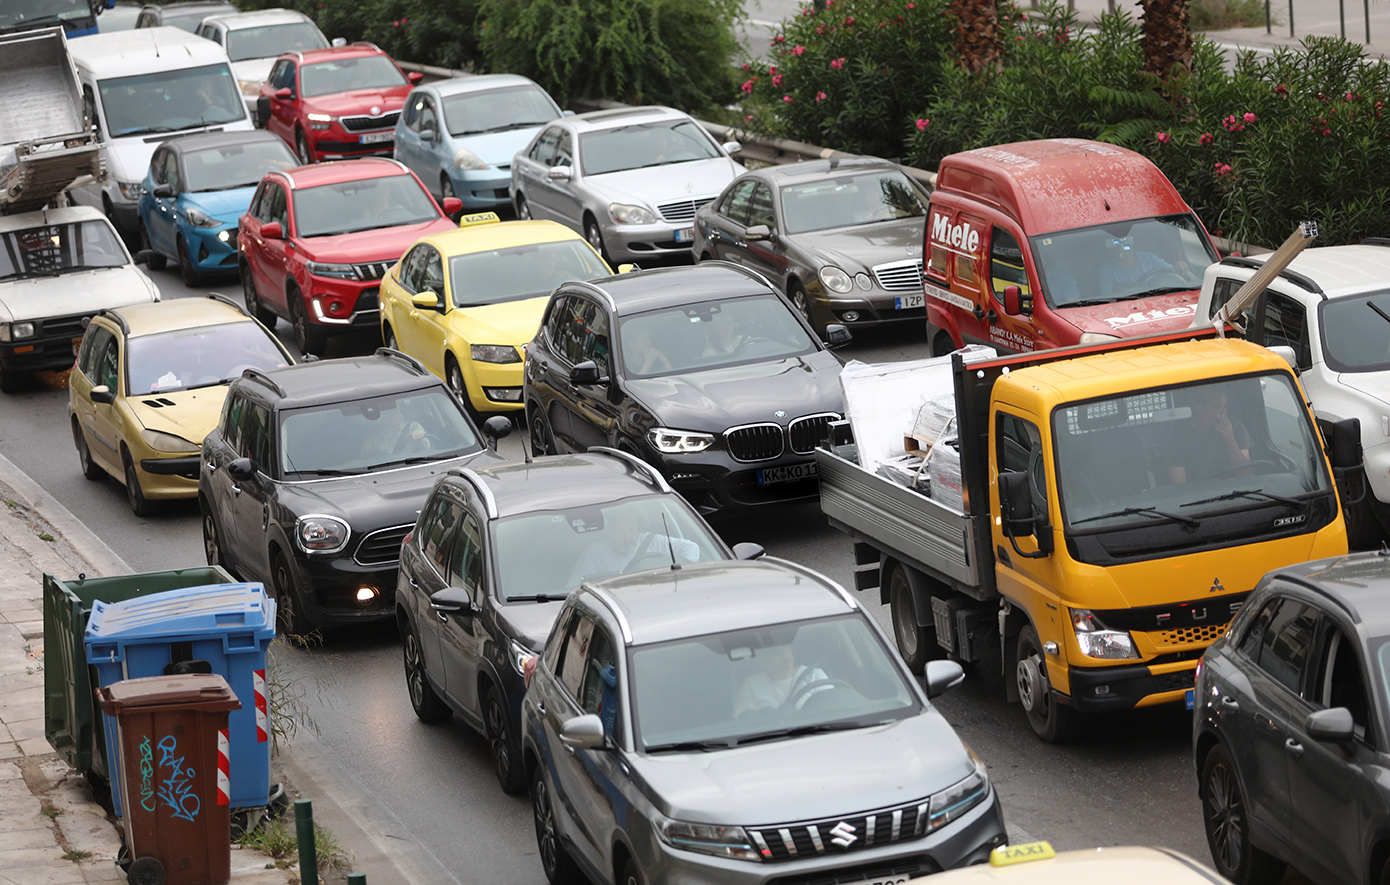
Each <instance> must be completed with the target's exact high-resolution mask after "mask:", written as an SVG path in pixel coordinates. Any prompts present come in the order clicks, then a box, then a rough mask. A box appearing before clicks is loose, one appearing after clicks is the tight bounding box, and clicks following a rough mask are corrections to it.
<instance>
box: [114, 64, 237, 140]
mask: <svg viewBox="0 0 1390 885" xmlns="http://www.w3.org/2000/svg"><path fill="white" fill-rule="evenodd" d="M97 88H99V89H100V90H101V109H102V112H103V113H104V114H105V116H106V129H107V131H108V133H109V134H110V135H111V137H112V138H120V137H121V136H123V135H150V134H153V133H157V132H177V131H179V130H180V129H192V128H193V127H195V126H211V125H214V124H217V123H232V122H235V121H237V120H244V119H246V105H244V104H242V102H241V93H239V92H237V85H236V81H235V80H233V79H232V72H231V70H230V69H229V68H228V67H227V66H226V65H225V64H215V65H204V66H202V67H198V68H181V69H179V70H175V71H160V72H158V73H154V74H138V75H136V76H134V77H114V78H111V79H108V80H102V81H100V83H98V86H97Z"/></svg>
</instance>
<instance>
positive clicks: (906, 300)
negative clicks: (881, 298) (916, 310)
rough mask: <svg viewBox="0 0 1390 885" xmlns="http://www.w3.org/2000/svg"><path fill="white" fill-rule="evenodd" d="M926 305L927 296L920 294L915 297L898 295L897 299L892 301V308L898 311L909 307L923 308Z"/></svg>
mask: <svg viewBox="0 0 1390 885" xmlns="http://www.w3.org/2000/svg"><path fill="white" fill-rule="evenodd" d="M926 303H927V296H925V295H923V294H922V293H921V292H918V293H917V294H915V295H899V296H898V297H897V298H894V299H893V306H894V307H896V308H897V309H898V310H905V309H906V308H909V307H925V306H926Z"/></svg>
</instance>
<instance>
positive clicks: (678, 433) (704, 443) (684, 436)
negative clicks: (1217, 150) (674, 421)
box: [647, 427, 714, 455]
mask: <svg viewBox="0 0 1390 885" xmlns="http://www.w3.org/2000/svg"><path fill="white" fill-rule="evenodd" d="M647 439H649V440H651V441H652V445H654V446H656V450H657V451H658V452H662V453H664V454H667V455H688V454H691V453H692V452H703V451H704V450H705V449H707V448H709V447H710V446H712V445H714V435H713V434H710V433H691V432H690V431H688V430H667V429H666V428H665V427H654V428H652V429H651V430H649V431H647Z"/></svg>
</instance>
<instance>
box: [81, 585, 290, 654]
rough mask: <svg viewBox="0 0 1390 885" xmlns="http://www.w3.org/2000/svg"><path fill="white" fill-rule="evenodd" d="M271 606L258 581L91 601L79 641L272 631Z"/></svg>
mask: <svg viewBox="0 0 1390 885" xmlns="http://www.w3.org/2000/svg"><path fill="white" fill-rule="evenodd" d="M272 606H273V603H272V602H271V601H270V599H269V598H267V596H266V593H265V586H264V585H262V584H259V583H242V584H206V585H204V586H201V587H180V588H179V589H177V590H165V591H163V592H162V593H150V594H148V595H146V596H137V597H135V598H133V599H123V600H121V601H119V602H101V601H97V602H93V603H92V616H91V618H90V619H89V620H88V621H87V630H86V633H85V635H84V638H85V640H86V642H87V643H89V644H90V643H91V642H92V641H93V640H110V639H134V638H144V639H158V638H167V637H177V638H179V639H185V640H187V639H196V638H199V636H200V635H206V634H216V635H222V634H225V633H228V632H232V631H236V632H242V631H246V630H251V631H253V632H257V633H259V632H262V631H264V632H265V633H268V634H269V635H272V636H273V635H274V633H275V615H274V609H273V607H272Z"/></svg>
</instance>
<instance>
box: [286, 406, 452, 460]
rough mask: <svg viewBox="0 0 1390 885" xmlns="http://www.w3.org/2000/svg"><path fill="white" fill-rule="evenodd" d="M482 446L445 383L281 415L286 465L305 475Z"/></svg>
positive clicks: (444, 454)
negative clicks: (439, 386) (444, 389)
mask: <svg viewBox="0 0 1390 885" xmlns="http://www.w3.org/2000/svg"><path fill="white" fill-rule="evenodd" d="M478 449H479V446H478V437H477V434H475V433H474V431H473V426H472V425H471V424H469V423H468V418H467V417H466V416H465V415H464V414H463V412H462V411H461V410H460V409H459V406H458V404H457V403H456V402H455V401H454V400H453V399H452V398H451V397H450V396H449V395H448V394H447V393H445V392H444V391H443V390H442V389H439V388H434V389H430V390H418V391H411V392H410V393H405V394H390V395H387V396H376V397H372V398H371V399H361V400H353V401H352V402H350V403H334V404H332V405H327V406H316V407H313V408H307V409H295V410H294V411H291V412H286V413H285V414H284V416H283V417H282V418H281V420H280V466H281V468H282V469H283V470H284V471H285V473H286V474H297V475H298V476H300V477H301V478H302V477H304V476H312V475H319V476H338V475H345V474H354V473H366V472H367V471H369V470H373V469H376V468H379V467H393V466H399V465H402V464H412V463H417V462H423V461H439V460H442V459H445V458H455V457H458V456H460V455H467V454H470V453H472V452H476V451H478Z"/></svg>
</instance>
